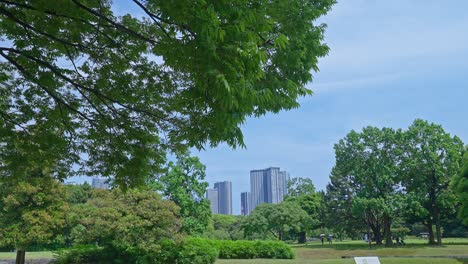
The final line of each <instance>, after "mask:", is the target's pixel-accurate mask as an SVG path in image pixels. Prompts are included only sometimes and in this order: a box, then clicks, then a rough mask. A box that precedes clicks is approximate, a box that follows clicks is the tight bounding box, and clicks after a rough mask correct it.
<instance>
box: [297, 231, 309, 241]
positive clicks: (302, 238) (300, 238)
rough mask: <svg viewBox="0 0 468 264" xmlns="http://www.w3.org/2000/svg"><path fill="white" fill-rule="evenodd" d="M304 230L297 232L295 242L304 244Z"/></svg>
mask: <svg viewBox="0 0 468 264" xmlns="http://www.w3.org/2000/svg"><path fill="white" fill-rule="evenodd" d="M306 240H307V239H306V232H305V231H302V232H299V237H298V239H297V242H298V243H299V244H304V243H305V242H306Z"/></svg>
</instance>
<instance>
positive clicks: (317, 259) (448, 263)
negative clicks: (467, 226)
mask: <svg viewBox="0 0 468 264" xmlns="http://www.w3.org/2000/svg"><path fill="white" fill-rule="evenodd" d="M405 242H406V243H407V244H406V245H405V246H400V247H393V248H385V247H376V246H373V247H372V248H371V249H369V247H368V245H367V244H366V243H365V242H363V241H344V242H335V243H334V244H333V245H324V246H322V245H321V243H319V242H311V243H308V244H307V245H294V246H293V248H294V250H295V252H296V259H293V260H279V259H275V260H272V259H242V260H223V259H220V260H218V261H217V262H216V264H270V263H271V264H296V263H297V264H319V263H320V264H322V263H323V264H354V259H353V258H352V257H354V256H378V257H379V258H380V262H381V263H382V264H397V263H398V264H400V263H401V264H461V263H463V264H468V259H467V258H468V239H466V238H465V239H463V238H461V239H460V238H451V239H450V238H449V239H446V240H444V243H445V244H446V245H444V246H442V247H429V246H427V245H426V241H425V240H421V239H408V240H405ZM344 256H345V257H347V258H343V257H344ZM443 256H453V257H459V258H460V259H456V258H437V257H443ZM463 257H465V259H463Z"/></svg>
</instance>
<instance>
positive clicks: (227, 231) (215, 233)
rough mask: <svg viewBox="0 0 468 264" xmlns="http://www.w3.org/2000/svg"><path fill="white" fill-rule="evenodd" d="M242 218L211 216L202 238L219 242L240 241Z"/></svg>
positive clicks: (236, 216)
mask: <svg viewBox="0 0 468 264" xmlns="http://www.w3.org/2000/svg"><path fill="white" fill-rule="evenodd" d="M243 218H244V216H241V215H223V214H212V215H211V221H210V224H209V226H208V228H207V229H206V230H205V232H204V233H203V236H204V237H207V238H211V239H219V240H240V239H243V238H244V234H243V232H242V230H241V223H242V220H243Z"/></svg>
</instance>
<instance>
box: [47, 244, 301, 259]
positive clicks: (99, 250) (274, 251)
mask: <svg viewBox="0 0 468 264" xmlns="http://www.w3.org/2000/svg"><path fill="white" fill-rule="evenodd" d="M159 248H160V250H158V252H153V253H152V252H141V251H138V250H135V249H127V250H119V249H115V248H112V247H96V246H77V247H73V248H71V249H68V250H65V251H62V252H59V253H58V256H57V258H56V261H55V263H56V264H100V263H116V264H119V263H142V264H150V263H175V264H213V263H214V262H215V261H216V259H217V258H218V257H219V258H221V259H252V258H276V259H292V258H294V253H293V251H292V249H291V247H290V246H288V245H286V244H284V243H283V242H279V241H260V240H258V241H245V240H237V241H230V240H209V239H203V238H188V239H187V240H186V241H185V242H184V243H182V244H179V245H176V244H174V243H173V242H172V241H165V242H163V243H161V244H160V245H159Z"/></svg>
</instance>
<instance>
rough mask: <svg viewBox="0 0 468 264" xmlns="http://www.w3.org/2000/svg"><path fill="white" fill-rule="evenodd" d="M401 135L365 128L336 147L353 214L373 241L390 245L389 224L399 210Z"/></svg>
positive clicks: (337, 165) (338, 164)
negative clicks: (349, 179)
mask: <svg viewBox="0 0 468 264" xmlns="http://www.w3.org/2000/svg"><path fill="white" fill-rule="evenodd" d="M400 137H401V133H400V132H399V131H394V130H393V129H390V128H383V129H379V128H375V127H366V128H364V129H363V130H362V132H361V133H357V132H355V131H351V132H350V133H349V134H348V135H347V136H346V137H345V138H344V139H342V140H340V142H339V143H338V144H336V145H335V154H336V165H335V166H336V167H337V171H339V172H340V173H342V175H341V176H342V177H350V178H351V181H352V185H351V186H352V187H353V189H352V191H351V193H353V196H354V198H353V200H352V213H353V215H354V216H355V217H359V218H360V219H362V220H363V221H364V222H365V223H366V225H367V226H368V227H369V228H370V229H372V231H373V233H374V236H375V241H376V243H377V244H381V240H382V233H383V236H384V237H385V244H386V245H387V246H390V245H392V244H393V243H392V235H391V224H392V220H393V218H394V217H395V216H396V213H397V212H398V211H399V210H400V208H401V198H400V196H399V194H398V191H397V188H398V183H399V179H398V173H397V162H398V157H399V156H400V154H401V150H400V149H399V146H400V145H399V142H400Z"/></svg>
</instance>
